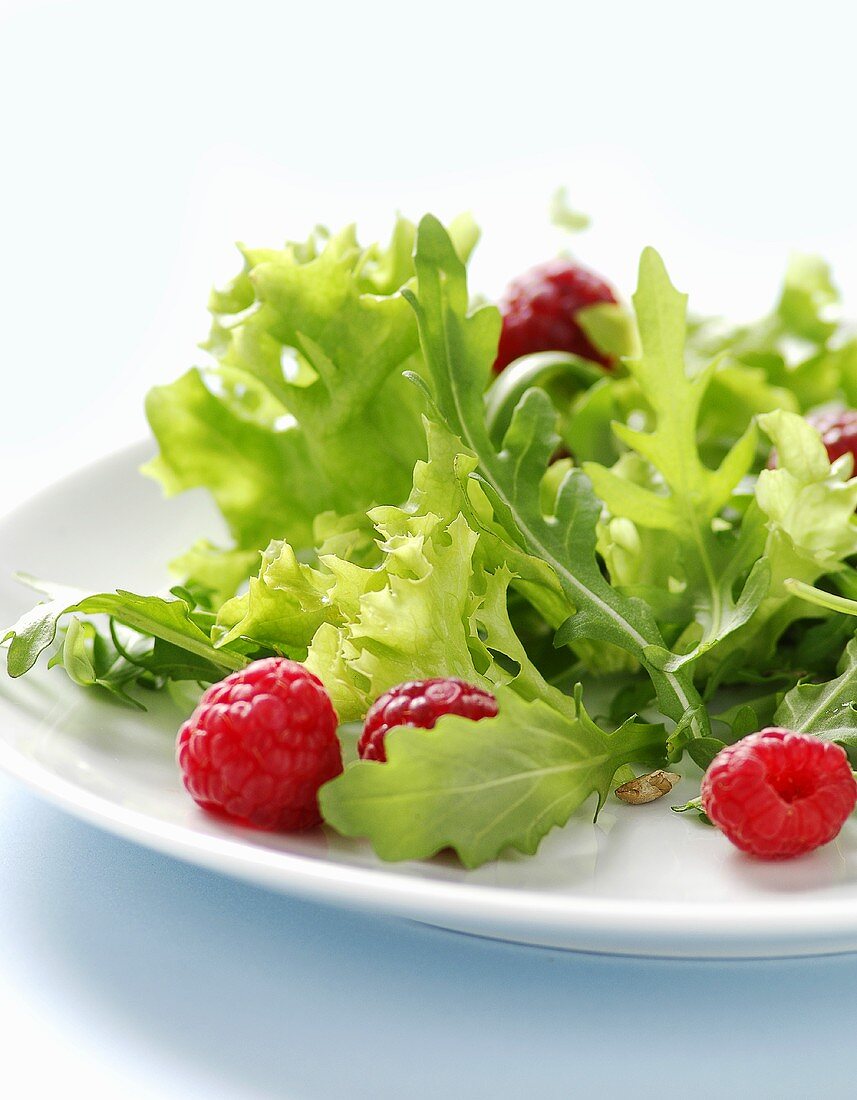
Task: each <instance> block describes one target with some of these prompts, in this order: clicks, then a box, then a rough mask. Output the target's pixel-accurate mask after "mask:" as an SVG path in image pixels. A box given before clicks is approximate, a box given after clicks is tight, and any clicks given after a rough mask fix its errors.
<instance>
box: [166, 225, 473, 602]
mask: <svg viewBox="0 0 857 1100" xmlns="http://www.w3.org/2000/svg"><path fill="white" fill-rule="evenodd" d="M451 232H452V233H453V235H454V237H455V240H456V245H457V247H458V248H459V250H460V253H461V254H462V255H464V256H466V255H467V254H468V253H469V251H470V250H471V248H472V247H473V245H474V243H475V241H476V237H477V233H476V230H475V228H474V226H473V223H472V221H471V220H470V219H467V218H461V219H458V220H457V221H456V222H454V223H453V225H452V226H451ZM413 239H414V226H413V225H412V224H411V223H410V222H408V221H407V220H406V219H403V218H400V219H399V220H398V221H397V223H396V227H395V229H394V232H393V237H392V240H391V242H390V245H389V247H388V248H386V249H382V248H380V247H378V246H377V245H373V246H371V247H369V248H363V247H361V246H360V245H359V243H358V241H357V238H356V234H355V231H354V228H353V227H349V228H347V229H346V230H344V231H343V232H341V233H338V234H336V235H334V236H332V237H327V236H326V235H325V234H321V233H317V234H315V235H314V236H313V237H311V238H310V240H309V241H308V242H304V243H302V244H295V243H289V244H287V245H286V246H285V247H284V248H283V249H281V250H272V249H265V250H258V249H257V250H251V249H242V252H243V255H244V259H245V266H244V270H243V271H242V272H241V273H240V274H239V275H238V276H237V278H236V279H235V280H233V282H232V284H230V286H229V287H227V288H226V289H225V290H224V291H222V292H219V293H215V294H214V295H213V296H212V300H211V303H210V308H211V310H212V313H213V327H212V333H211V336H210V338H209V341H208V343H207V345H206V349H207V350H208V351H209V352H210V354H211V356H212V362H211V363H210V364H209V366H208V367H207V368H206V370H205V372H204V373H203V372H200V371H199V370H192V371H189V372H188V373H187V374H185V375H184V376H183V377H182V378H180V379H178V380H177V381H176V382H174V383H172V384H171V385H168V386H160V387H156V388H155V389H154V390H152V391H151V393H150V394H149V397H148V399H147V405H146V408H147V415H148V417H149V422H150V424H151V427H152V431H153V432H154V434H155V437H156V439H157V441H158V444H159V447H160V453H159V455H158V456H157V457H156V458H155V459H154V460H153V461H152V462H151V463H150V464H149V465H148V466H147V467H146V472H147V473H149V474H150V475H151V476H153V477H155V478H157V479H158V480H159V481H160V482H161V484H162V485H163V487H164V489H165V491H166V492H167V493H168V494H174V493H179V492H183V491H185V490H187V489H190V488H194V487H197V486H202V487H204V488H206V489H208V490H209V491H210V492H211V494H212V496H213V497H214V499H215V501H216V503H217V505H218V507H219V508H220V510H221V512H222V513H223V515H224V518H225V519H226V521H227V523H228V524H229V528H230V531H231V533H232V536H233V538H234V540H235V546H236V548H237V549H238V550H239V551H251V550H262V549H264V547H265V546H266V545H267V544H268V542H269V541H270V540H271V539H273V538H284V539H286V540H287V541H288V542H289V543H291V544H292V545H293V546H295V547H296V548H297V549H299V550H300V549H303V548H307V547H310V546H312V544H313V526H314V522H315V519H316V517H317V516H318V515H319V514H320V513H324V512H327V511H330V510H334V511H336V512H339V513H342V514H346V513H353V512H359V511H363V510H365V509H367V508H369V507H370V506H372V505H373V504H378V503H382V502H398V501H401V500H404V499H405V497H406V496H407V494H408V491H409V489H410V486H411V474H412V471H413V466H414V462H415V461H416V459H417V458H419V457H421V454H422V447H423V433H422V430H421V426H420V416H421V410H420V401H419V398H418V395H417V394H416V393H415V392H414V390H413V388H412V387H411V386H409V385H408V384H407V383H406V382H405V380H404V379H403V378H402V372H403V370H404V369H405V368H406V367H407V368H409V369H412V370H417V371H419V370H420V369H421V363H420V354H419V340H418V335H417V329H416V324H415V321H414V318H413V314H412V312H411V310H410V309H409V308H408V306H407V304H406V303H405V301H404V299H403V298H402V296H401V294H400V293H399V291H400V288H401V287H402V286H403V285H404V284H405V283H406V282H407V281H408V280H410V279H412V277H413V274H414V267H413V259H412V251H413ZM248 560H249V559H248V558H247V557H243V558H242V557H232V558H231V559H229V561H228V564H227V562H225V561H224V562H223V569H222V570H221V571H220V572H219V574H218V576H217V578H216V582H217V583H216V584H215V585H214V587H215V589H216V591H217V592H218V594H220V595H222V594H223V593H224V591H225V586H226V582H227V581H229V582H231V581H232V580H233V579H234V576H235V574H236V572H237V565H238V563H239V562H241V563H243V564H246V563H247V562H248ZM179 565H180V566H183V567H184V568H186V569H188V570H196V569H198V568H199V567H200V566H202V567H203V572H195V571H194V572H191V573H190V574H189V575H190V576H191V577H192V579H193V581H194V582H195V583H198V584H200V585H204V584H205V583H206V575H207V576H208V579H209V582H210V580H211V575H210V574H211V565H212V561H211V558H210V555H209V556H207V557H205V558H202V559H201V558H200V556H199V555H198V554H196V555H191V556H186V557H185V558H184V559H180V562H179ZM232 566H235V570H234V571H233V569H232ZM244 575H245V577H246V575H247V574H246V573H245V574H244ZM234 590H235V589H234V588H233V592H234ZM231 594H232V592H230V593H229V595H231Z"/></svg>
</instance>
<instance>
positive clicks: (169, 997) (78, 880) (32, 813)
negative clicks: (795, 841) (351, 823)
mask: <svg viewBox="0 0 857 1100" xmlns="http://www.w3.org/2000/svg"><path fill="white" fill-rule="evenodd" d="M0 809H2V813H0V824H2V833H0V898H2V905H0V950H2V951H3V953H4V955H5V962H4V965H6V966H7V967H8V965H9V958H10V956H9V955H8V952H10V951H13V952H14V953H15V962H14V968H15V973H16V977H17V980H18V981H20V983H21V986H22V988H23V987H26V988H27V989H35V990H38V992H39V996H40V998H41V1000H42V1001H46V1002H48V1003H51V1004H52V1005H53V1008H54V1010H55V1011H56V1012H57V1013H59V1014H61V1015H63V1016H64V1018H67V1019H68V1020H69V1026H71V1024H72V1023H73V1024H74V1026H75V1027H77V1028H78V1029H79V1031H80V1034H81V1036H82V1040H81V1041H83V1042H89V1043H92V1044H94V1045H97V1046H103V1048H104V1049H105V1050H111V1051H112V1052H114V1054H115V1052H116V1051H117V1050H119V1051H120V1053H121V1054H122V1057H123V1058H124V1059H125V1062H126V1063H127V1065H128V1073H129V1080H130V1079H132V1077H133V1079H135V1080H137V1081H138V1082H139V1080H140V1073H141V1072H142V1070H140V1069H139V1068H134V1067H135V1063H138V1064H139V1066H145V1067H147V1070H146V1071H147V1072H148V1073H149V1074H150V1075H151V1076H152V1079H153V1080H155V1079H157V1080H158V1081H159V1082H160V1085H159V1094H160V1095H164V1096H166V1095H170V1096H172V1095H173V1094H175V1095H183V1096H187V1097H191V1096H195V1095H197V1094H199V1095H207V1096H209V1097H211V1098H214V1097H247V1098H248V1100H250V1098H253V1100H255V1098H260V1097H288V1098H290V1100H291V1098H301V1100H303V1098H327V1097H336V1098H341V1100H352V1098H353V1100H362V1098H364V1097H366V1098H369V1097H371V1098H373V1100H384V1098H386V1097H395V1098H397V1100H399V1098H401V1100H422V1098H423V1097H426V1098H429V1097H431V1098H434V1097H447V1098H450V1100H457V1098H459V1097H461V1098H471V1097H472V1098H481V1097H486V1098H489V1097H490V1098H492V1100H502V1098H505V1097H509V1098H518V1097H529V1096H533V1097H539V1098H540V1100H544V1098H552V1097H557V1098H559V1097H570V1096H580V1097H588V1096H593V1095H596V1093H597V1094H598V1095H602V1096H607V1097H612V1096H617V1097H618V1096H620V1095H628V1096H631V1097H649V1096H652V1097H654V1096H664V1095H678V1094H684V1093H685V1092H687V1094H688V1095H694V1096H697V1097H709V1096H711V1097H714V1096H718V1097H719V1096H724V1095H728V1096H730V1097H736V1096H737V1097H744V1096H747V1097H750V1096H754V1097H762V1098H767V1097H776V1098H778V1100H779V1098H782V1097H796V1098H797V1097H801V1098H805V1097H809V1096H813V1095H821V1094H823V1095H824V1096H825V1097H847V1096H853V1095H854V1084H853V1082H854V1073H855V1069H857V1053H855V1047H854V1043H853V1042H852V1039H851V1036H852V1035H853V1032H854V1026H855V1024H857V956H838V957H830V958H823V959H806V960H792V961H774V962H735V963H711V962H692V961H691V962H688V961H676V962H662V961H656V960H643V959H618V958H608V957H602V956H585V955H571V954H564V953H561V952H556V951H549V950H543V949H537V948H525V947H516V946H511V945H507V944H502V943H493V942H490V941H487V940H480V939H474V938H468V937H465V936H460V935H456V934H453V933H447V932H442V931H436V930H433V929H428V928H422V927H419V926H417V925H410V924H407V923H404V922H398V921H394V920H384V919H374V918H370V917H367V916H363V915H355V914H351V913H346V912H343V911H339V910H336V909H330V908H325V907H322V906H318V905H311V904H308V903H306V902H301V901H295V900H292V899H289V898H285V897H281V896H279V895H276V894H272V893H267V892H265V891H263V890H260V889H256V888H253V887H248V886H244V885H242V884H240V883H237V882H234V881H231V880H229V879H226V878H222V877H220V876H218V875H215V874H212V873H209V872H206V871H202V870H197V869H196V868H193V867H189V866H185V865H183V864H181V863H178V862H175V861H173V860H171V859H168V858H166V857H163V856H160V855H156V854H154V853H151V852H149V851H147V850H145V849H142V848H139V847H137V846H135V845H132V844H129V843H126V842H124V841H120V840H117V839H114V838H113V837H110V836H108V835H106V834H104V833H101V832H99V831H97V830H95V829H93V828H91V827H90V826H87V825H84V824H81V823H78V822H77V821H75V820H73V819H71V818H69V817H66V816H65V815H64V814H63V813H61V812H59V811H57V810H55V809H53V808H52V807H49V806H47V805H45V804H43V803H42V802H41V801H39V800H37V799H35V798H33V797H30V796H29V795H26V794H23V793H20V792H18V791H17V790H13V788H12V786H11V784H9V783H7V782H6V781H2V782H0ZM628 1090H630V1091H628ZM153 1094H154V1093H153Z"/></svg>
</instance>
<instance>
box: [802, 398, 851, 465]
mask: <svg viewBox="0 0 857 1100" xmlns="http://www.w3.org/2000/svg"><path fill="white" fill-rule="evenodd" d="M807 420H808V421H809V422H810V424H812V426H813V427H814V428H817V429H818V430H819V432H821V442H822V443H823V444H824V446H825V447H826V448H827V457H828V458H829V459H830V461H831V462H835V461H836V460H837V458H841V457H842V455H847V454H850V455H852V456H853V458H854V467H855V471H857V409H836V410H835V411H828V412H825V413H811V414H810V415H809V416H808V417H807Z"/></svg>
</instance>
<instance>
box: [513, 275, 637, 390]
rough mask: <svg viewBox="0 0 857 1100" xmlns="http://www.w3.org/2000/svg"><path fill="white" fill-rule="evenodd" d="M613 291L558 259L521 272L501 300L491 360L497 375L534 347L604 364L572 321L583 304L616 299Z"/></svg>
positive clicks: (603, 358)
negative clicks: (494, 355) (500, 322)
mask: <svg viewBox="0 0 857 1100" xmlns="http://www.w3.org/2000/svg"><path fill="white" fill-rule="evenodd" d="M615 301H616V295H615V294H614V293H613V291H612V289H611V288H610V287H609V286H608V285H607V283H605V282H604V280H603V279H600V278H599V277H598V276H597V275H595V274H594V273H593V272H591V271H587V269H586V268H585V267H581V266H580V265H579V264H576V263H572V261H571V260H564V259H562V258H557V259H555V260H549V261H548V262H547V263H544V264H540V265H539V266H538V267H533V268H531V269H530V270H529V271H526V272H525V273H524V274H523V275H519V276H518V278H517V279H515V280H514V281H513V282H511V283H510V284H509V286H508V287H507V289H506V293H505V294H504V296H503V298H502V299H501V300H500V313H501V314H502V316H503V328H502V330H501V332H500V346H499V347H498V349H497V358H496V359H495V360H494V371H495V373H497V374H499V373H500V371H501V370H503V369H504V367H507V366H508V365H509V363H511V362H512V360H513V359H519V358H520V357H521V356H522V355H532V354H533V352H537V351H570V352H573V353H574V354H575V355H580V356H582V357H583V358H584V359H591V360H593V362H595V363H600V364H601V365H602V366H603V367H609V366H611V365H612V364H611V361H610V360H609V359H607V358H606V357H605V356H603V355H602V354H601V353H600V352H599V351H598V350H597V349H596V348H595V347H593V345H592V344H591V343H590V341H589V338H588V337H587V335H586V333H585V332H584V331H583V329H582V328H581V327H580V325H579V324H578V323H577V321H576V320H575V319H574V315H575V314H576V313H577V311H578V310H579V309H582V308H583V307H584V306H594V305H597V304H598V303H599V302H615Z"/></svg>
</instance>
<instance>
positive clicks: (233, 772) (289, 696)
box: [176, 657, 342, 832]
mask: <svg viewBox="0 0 857 1100" xmlns="http://www.w3.org/2000/svg"><path fill="white" fill-rule="evenodd" d="M336 726H337V721H336V711H335V710H334V709H333V706H332V704H331V702H330V697H329V696H328V694H327V692H326V691H325V690H324V687H323V686H322V683H321V681H320V680H319V679H318V677H316V676H313V674H312V673H311V672H309V671H307V669H305V668H304V667H303V665H300V664H298V663H297V662H296V661H287V660H286V659H285V658H283V657H268V658H266V659H265V660H263V661H255V662H254V663H253V664H252V665H249V666H248V667H247V668H245V669H244V670H243V671H241V672H233V673H232V674H231V675H230V676H227V677H226V679H225V680H221V681H220V683H219V684H212V686H211V687H210V688H209V689H208V690H207V691H206V692H205V694H204V695H203V696H202V698H201V699H200V701H199V705H198V706H197V708H196V710H195V711H194V712H193V714H192V715H191V716H190V718H189V719H188V720H187V721H186V722H185V723H184V725H183V726H182V727H181V729H180V730H179V735H178V743H177V745H176V752H177V756H178V763H179V767H180V768H181V770H182V778H183V779H184V785H185V787H187V789H188V791H189V792H190V794H191V796H192V797H193V798H194V800H195V801H196V802H198V803H199V805H200V806H202V807H203V809H206V810H211V811H214V812H219V813H224V814H226V815H227V816H229V817H234V818H237V819H238V820H239V821H242V822H245V823H247V824H250V825H255V826H256V827H257V828H259V829H277V830H282V831H286V832H290V831H292V830H295V829H307V828H309V827H310V826H312V825H318V823H319V822H320V821H321V815H320V813H319V811H318V799H317V794H318V789H319V787H320V786H321V785H322V784H323V783H326V782H327V781H328V780H329V779H333V778H334V776H337V775H339V773H340V772H341V771H342V750H341V748H340V745H339V740H338V738H337V736H336Z"/></svg>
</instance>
